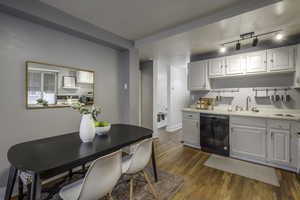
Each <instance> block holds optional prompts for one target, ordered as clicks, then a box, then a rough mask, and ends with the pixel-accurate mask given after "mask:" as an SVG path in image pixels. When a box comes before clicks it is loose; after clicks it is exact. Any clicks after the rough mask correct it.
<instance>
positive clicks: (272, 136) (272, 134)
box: [271, 132, 274, 140]
mask: <svg viewBox="0 0 300 200" xmlns="http://www.w3.org/2000/svg"><path fill="white" fill-rule="evenodd" d="M271 139H272V140H274V133H273V132H271Z"/></svg>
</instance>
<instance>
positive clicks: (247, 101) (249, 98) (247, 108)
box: [246, 96, 251, 111]
mask: <svg viewBox="0 0 300 200" xmlns="http://www.w3.org/2000/svg"><path fill="white" fill-rule="evenodd" d="M250 102H251V97H250V96H247V98H246V111H249V107H250V106H249V103H250Z"/></svg>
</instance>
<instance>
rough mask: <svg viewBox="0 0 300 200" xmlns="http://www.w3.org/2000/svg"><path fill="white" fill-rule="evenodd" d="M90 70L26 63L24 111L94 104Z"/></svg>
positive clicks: (92, 80)
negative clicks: (26, 109)
mask: <svg viewBox="0 0 300 200" xmlns="http://www.w3.org/2000/svg"><path fill="white" fill-rule="evenodd" d="M94 75H95V73H94V72H93V71H89V70H82V69H78V68H74V67H65V66H58V65H52V64H46V63H39V62H32V61H28V62H26V80H27V84H26V90H27V92H26V101H27V103H26V104H27V108H51V107H67V106H70V105H72V104H74V103H78V102H80V103H84V104H85V105H92V104H93V103H94Z"/></svg>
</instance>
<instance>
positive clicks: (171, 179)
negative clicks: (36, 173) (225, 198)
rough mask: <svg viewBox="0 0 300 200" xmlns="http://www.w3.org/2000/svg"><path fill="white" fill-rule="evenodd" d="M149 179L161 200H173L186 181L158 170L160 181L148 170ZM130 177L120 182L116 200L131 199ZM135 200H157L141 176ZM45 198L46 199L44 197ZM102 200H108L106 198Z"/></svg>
mask: <svg viewBox="0 0 300 200" xmlns="http://www.w3.org/2000/svg"><path fill="white" fill-rule="evenodd" d="M147 172H148V174H149V177H150V178H151V180H152V183H153V185H154V187H155V188H156V190H157V192H158V194H159V199H160V200H169V199H171V198H172V197H173V196H174V195H175V194H176V193H177V191H178V190H179V189H180V188H181V187H182V185H183V184H184V179H183V177H181V176H177V175H172V174H169V173H167V172H164V171H160V170H158V176H159V181H158V182H157V183H154V179H153V172H152V170H150V169H147ZM127 179H128V177H126V176H124V177H122V179H121V180H120V182H119V184H118V185H117V186H116V187H115V189H114V191H113V193H112V196H113V198H114V200H127V199H129V182H127V181H126V180H127ZM133 193H134V200H152V199H155V198H154V196H153V195H152V193H151V192H150V190H149V188H148V185H147V183H146V182H145V180H144V178H143V177H141V176H138V177H136V179H135V182H134V190H133ZM43 197H46V196H44V195H43ZM51 200H60V198H59V196H58V195H55V196H54V197H53V198H52V199H51ZM101 200H106V199H105V198H103V199H101Z"/></svg>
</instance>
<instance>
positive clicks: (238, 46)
mask: <svg viewBox="0 0 300 200" xmlns="http://www.w3.org/2000/svg"><path fill="white" fill-rule="evenodd" d="M240 49H241V43H240V41H238V43H236V45H235V50H237V51H238V50H240Z"/></svg>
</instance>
